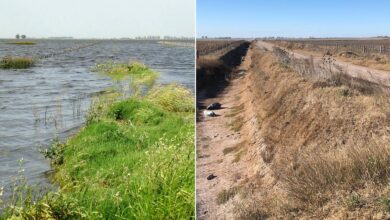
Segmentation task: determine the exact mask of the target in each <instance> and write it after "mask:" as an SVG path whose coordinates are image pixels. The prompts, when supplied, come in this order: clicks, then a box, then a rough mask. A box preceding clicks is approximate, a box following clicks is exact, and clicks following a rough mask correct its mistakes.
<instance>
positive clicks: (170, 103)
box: [146, 84, 194, 112]
mask: <svg viewBox="0 0 390 220" xmlns="http://www.w3.org/2000/svg"><path fill="white" fill-rule="evenodd" d="M146 99H147V100H149V101H151V102H154V103H156V104H158V105H160V106H161V107H162V108H164V109H165V110H167V111H172V112H190V111H194V96H193V95H192V94H191V92H190V91H189V90H188V89H186V88H184V87H182V86H179V85H177V84H171V85H168V86H162V87H161V86H160V87H156V88H153V89H152V90H151V91H150V92H149V94H148V95H147V96H146Z"/></svg>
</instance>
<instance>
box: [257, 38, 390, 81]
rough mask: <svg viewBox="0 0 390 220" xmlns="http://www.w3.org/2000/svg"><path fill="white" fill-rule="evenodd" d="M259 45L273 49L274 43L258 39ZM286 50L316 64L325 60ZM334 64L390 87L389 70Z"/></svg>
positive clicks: (353, 73) (348, 72) (308, 53)
mask: <svg viewBox="0 0 390 220" xmlns="http://www.w3.org/2000/svg"><path fill="white" fill-rule="evenodd" d="M257 46H259V47H264V48H266V49H267V50H271V51H272V50H273V49H272V48H273V46H274V45H273V44H271V43H268V42H265V41H258V42H257ZM284 49H285V48H284ZM286 51H288V52H289V53H290V55H292V56H293V57H295V58H298V59H309V58H310V57H311V56H312V57H313V61H314V64H316V65H320V64H321V63H322V62H323V60H322V57H319V56H318V55H317V56H316V55H315V54H314V53H310V52H301V51H299V52H297V51H291V50H286ZM333 65H335V66H338V67H340V68H341V69H342V70H343V72H345V73H347V74H349V75H350V76H352V77H356V78H361V79H364V80H367V81H370V82H373V83H377V84H380V85H383V86H386V87H390V72H388V71H383V70H377V69H372V68H368V67H363V66H358V65H354V64H351V63H347V62H344V61H340V60H335V61H334V62H333Z"/></svg>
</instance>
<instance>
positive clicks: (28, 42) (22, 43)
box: [6, 41, 37, 45]
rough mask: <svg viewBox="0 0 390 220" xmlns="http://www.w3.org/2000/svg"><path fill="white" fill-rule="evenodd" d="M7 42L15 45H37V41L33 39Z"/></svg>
mask: <svg viewBox="0 0 390 220" xmlns="http://www.w3.org/2000/svg"><path fill="white" fill-rule="evenodd" d="M6 44H14V45H35V44H37V43H35V42H32V41H15V42H7V43H6Z"/></svg>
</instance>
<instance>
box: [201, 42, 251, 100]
mask: <svg viewBox="0 0 390 220" xmlns="http://www.w3.org/2000/svg"><path fill="white" fill-rule="evenodd" d="M248 47H249V42H243V43H242V44H241V45H239V46H238V47H236V48H234V49H232V50H230V51H227V52H226V53H224V54H218V53H217V54H215V55H214V54H213V55H205V56H200V57H199V59H198V60H197V67H196V87H197V91H198V94H200V98H201V99H203V98H208V97H213V96H216V95H217V94H219V93H220V92H221V91H222V90H223V89H224V88H225V87H226V86H227V85H228V83H229V79H231V78H232V76H233V75H232V74H233V73H234V69H235V68H236V67H237V66H239V65H240V64H241V62H242V58H243V57H244V56H245V55H246V53H247V50H248Z"/></svg>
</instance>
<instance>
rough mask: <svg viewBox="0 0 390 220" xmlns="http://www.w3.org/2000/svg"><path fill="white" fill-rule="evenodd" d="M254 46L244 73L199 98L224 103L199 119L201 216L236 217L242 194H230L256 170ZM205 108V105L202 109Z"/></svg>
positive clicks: (198, 144) (248, 56)
mask: <svg viewBox="0 0 390 220" xmlns="http://www.w3.org/2000/svg"><path fill="white" fill-rule="evenodd" d="M250 54H251V52H250V50H249V51H248V53H247V55H246V57H245V60H244V62H243V63H242V64H241V66H240V67H239V70H240V71H241V73H242V75H241V76H240V77H238V78H236V79H233V80H232V81H230V83H229V85H228V86H227V87H226V88H225V89H224V90H223V91H222V92H221V93H220V94H219V95H218V96H217V97H215V98H209V99H207V98H206V99H203V100H200V101H199V102H200V103H201V104H203V106H207V105H208V104H210V103H213V102H219V103H221V104H222V109H219V110H214V112H215V113H216V114H217V116H216V117H205V116H203V114H202V116H201V119H200V121H199V122H197V125H196V128H197V137H196V138H197V165H196V168H197V171H196V188H197V219H200V220H202V219H233V218H234V217H235V215H234V206H235V205H234V204H235V203H236V202H238V200H240V198H239V196H238V195H237V196H235V195H234V194H229V193H227V192H229V190H230V192H232V191H231V190H232V189H235V188H237V187H240V186H241V185H242V184H243V183H245V182H246V181H247V180H248V178H249V177H250V176H251V175H253V174H254V173H255V172H256V171H254V169H253V168H251V167H250V164H254V162H253V161H252V160H253V159H254V157H253V155H252V156H251V153H250V152H249V147H248V143H250V142H251V140H250V138H249V137H250V136H251V135H248V133H250V131H248V130H247V128H248V127H250V126H248V124H253V123H255V122H253V119H254V118H253V117H252V118H251V115H252V114H251V113H250V112H249V111H251V108H250V106H249V105H250V103H251V102H250V101H248V100H247V98H248V97H249V96H248V94H247V93H248V92H250V91H249V90H250V89H249V90H248V89H247V88H248V85H249V84H248V79H247V75H248V72H246V70H248V69H249V65H250V62H251V61H250ZM201 110H202V111H203V109H201ZM224 192H225V193H224Z"/></svg>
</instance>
